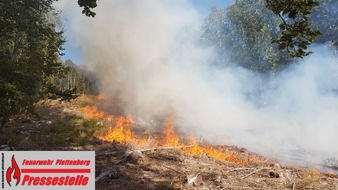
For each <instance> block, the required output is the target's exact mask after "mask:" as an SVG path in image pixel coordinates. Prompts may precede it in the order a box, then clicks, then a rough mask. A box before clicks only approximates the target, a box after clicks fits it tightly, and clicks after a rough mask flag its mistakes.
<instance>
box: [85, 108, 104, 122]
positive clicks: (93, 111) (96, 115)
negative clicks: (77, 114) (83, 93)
mask: <svg viewBox="0 0 338 190" xmlns="http://www.w3.org/2000/svg"><path fill="white" fill-rule="evenodd" d="M81 110H82V112H83V113H84V117H86V118H89V119H105V114H104V112H99V111H97V107H95V106H85V107H84V108H81Z"/></svg>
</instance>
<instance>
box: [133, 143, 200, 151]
mask: <svg viewBox="0 0 338 190" xmlns="http://www.w3.org/2000/svg"><path fill="white" fill-rule="evenodd" d="M194 146H195V145H189V146H169V147H156V148H145V149H138V150H135V151H139V152H147V151H152V150H170V149H182V148H192V147H194Z"/></svg>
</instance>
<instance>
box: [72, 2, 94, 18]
mask: <svg viewBox="0 0 338 190" xmlns="http://www.w3.org/2000/svg"><path fill="white" fill-rule="evenodd" d="M96 1H97V0H78V1H77V2H78V4H79V6H80V7H83V10H82V14H85V15H86V16H88V17H95V15H96V13H95V12H93V11H92V10H91V9H93V8H95V7H96V6H97V3H96Z"/></svg>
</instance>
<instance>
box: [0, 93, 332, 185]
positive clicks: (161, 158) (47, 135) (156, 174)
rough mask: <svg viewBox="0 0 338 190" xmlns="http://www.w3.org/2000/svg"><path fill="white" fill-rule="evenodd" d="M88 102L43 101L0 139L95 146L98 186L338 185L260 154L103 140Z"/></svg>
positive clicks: (52, 146)
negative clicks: (214, 153) (228, 158)
mask: <svg viewBox="0 0 338 190" xmlns="http://www.w3.org/2000/svg"><path fill="white" fill-rule="evenodd" d="M84 102H85V103H84ZM85 104H91V99H88V98H84V97H82V98H79V99H77V100H74V101H72V102H63V103H61V102H59V101H50V100H47V101H45V102H42V103H40V104H39V105H38V113H39V115H40V118H37V117H32V118H28V119H27V118H25V119H23V118H20V117H18V118H14V119H12V120H11V122H10V123H9V124H8V126H7V128H5V129H4V130H3V132H1V134H0V144H1V145H9V146H12V147H14V149H15V150H94V151H95V152H96V171H95V172H96V180H97V182H96V189H102V190H108V189H234V190H237V189H321V190H324V189H332V190H333V189H338V176H337V175H333V174H323V173H319V172H317V171H308V170H302V169H299V168H296V167H290V166H288V167H286V166H280V165H279V164H278V163H275V162H273V161H269V160H268V159H264V158H262V157H260V158H261V159H259V160H253V161H251V162H248V163H249V164H246V165H240V164H235V163H231V162H225V161H220V160H216V159H214V158H211V157H209V156H207V155H205V154H200V155H189V154H185V153H182V152H181V151H180V150H179V149H176V148H173V149H164V150H161V149H155V150H148V149H144V148H143V149H140V148H136V147H132V146H130V145H127V144H123V143H115V142H106V141H102V140H99V139H97V138H95V137H93V134H94V132H95V130H96V129H97V128H96V127H97V125H99V123H97V122H96V121H90V120H86V119H85V118H83V117H81V111H80V107H81V106H84V105H85ZM2 148H5V149H6V147H5V146H3V147H2ZM147 148H153V147H147ZM224 148H226V149H229V148H231V149H232V150H237V151H239V154H238V155H240V156H243V157H244V159H245V157H246V156H248V154H250V155H253V154H254V153H251V152H249V151H246V150H245V149H244V150H245V151H243V149H242V148H237V147H228V146H224ZM7 149H8V148H7ZM257 156H258V157H259V155H257Z"/></svg>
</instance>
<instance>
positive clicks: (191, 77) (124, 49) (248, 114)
mask: <svg viewBox="0 0 338 190" xmlns="http://www.w3.org/2000/svg"><path fill="white" fill-rule="evenodd" d="M64 2H66V1H61V2H59V5H58V6H60V7H61V8H62V9H63V11H64V15H65V17H67V18H68V20H69V21H70V22H69V25H68V26H66V27H67V28H68V29H67V30H68V31H67V33H66V34H67V35H69V36H71V37H72V38H73V41H74V43H75V44H76V45H77V46H78V47H79V48H80V49H81V51H82V55H83V60H84V62H85V64H87V65H88V66H89V67H90V69H91V70H92V71H94V72H95V73H96V74H97V75H98V77H99V79H100V81H101V84H102V85H101V86H100V92H101V93H105V94H108V95H111V96H119V97H122V98H123V100H124V102H125V106H124V111H125V112H126V113H130V114H132V115H133V116H134V117H136V118H142V119H143V120H144V121H147V120H151V119H152V118H158V117H165V116H166V115H168V114H173V115H175V116H176V118H177V122H178V123H180V126H181V128H180V130H181V131H183V132H186V133H189V134H194V135H196V136H200V135H201V136H202V138H203V139H206V140H208V141H209V142H212V143H218V144H222V143H227V144H233V145H238V146H242V147H246V148H249V149H250V150H253V151H257V152H260V153H263V154H265V155H269V156H275V155H279V158H280V157H281V155H284V153H287V154H290V152H289V150H295V151H301V150H310V151H313V152H317V153H318V155H319V158H318V160H320V159H324V158H327V156H328V157H333V156H337V155H338V149H337V145H338V138H337V134H338V126H337V125H338V117H337V115H338V96H337V87H338V86H337V82H338V81H337V79H338V77H337V76H338V63H337V59H336V58H335V57H334V56H333V54H331V51H330V50H329V49H328V48H327V47H323V46H318V47H313V51H314V52H315V53H314V54H312V55H311V56H309V57H307V58H305V59H304V60H301V61H296V62H294V63H292V64H291V66H290V67H289V68H288V69H286V70H285V71H283V72H281V73H278V74H276V75H275V76H272V77H267V76H261V75H259V74H257V73H253V72H251V71H248V70H245V69H243V68H235V67H232V68H222V69H221V68H216V67H214V66H212V65H211V64H210V62H211V61H212V60H213V57H214V56H213V50H212V49H210V48H205V47H201V46H200V45H199V39H200V32H201V31H200V26H201V24H202V20H201V16H200V15H199V14H198V12H197V11H196V10H195V9H194V8H193V6H192V5H190V4H189V2H188V1H185V0H170V1H169V0H162V1H159V0H147V1H140V0H109V1H108V0H102V1H99V5H98V8H96V9H95V12H96V13H97V16H96V17H95V18H94V19H92V18H87V17H85V16H83V15H81V14H80V12H81V10H80V8H78V6H77V5H76V4H74V5H70V3H69V2H67V4H66V5H62V3H64ZM240 61H241V60H238V62H240ZM305 152H306V151H305ZM305 155H306V154H305ZM316 156H317V155H316ZM316 156H313V155H309V156H308V157H307V158H304V159H306V160H308V161H318V160H316V159H317V158H315V157H316Z"/></svg>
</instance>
